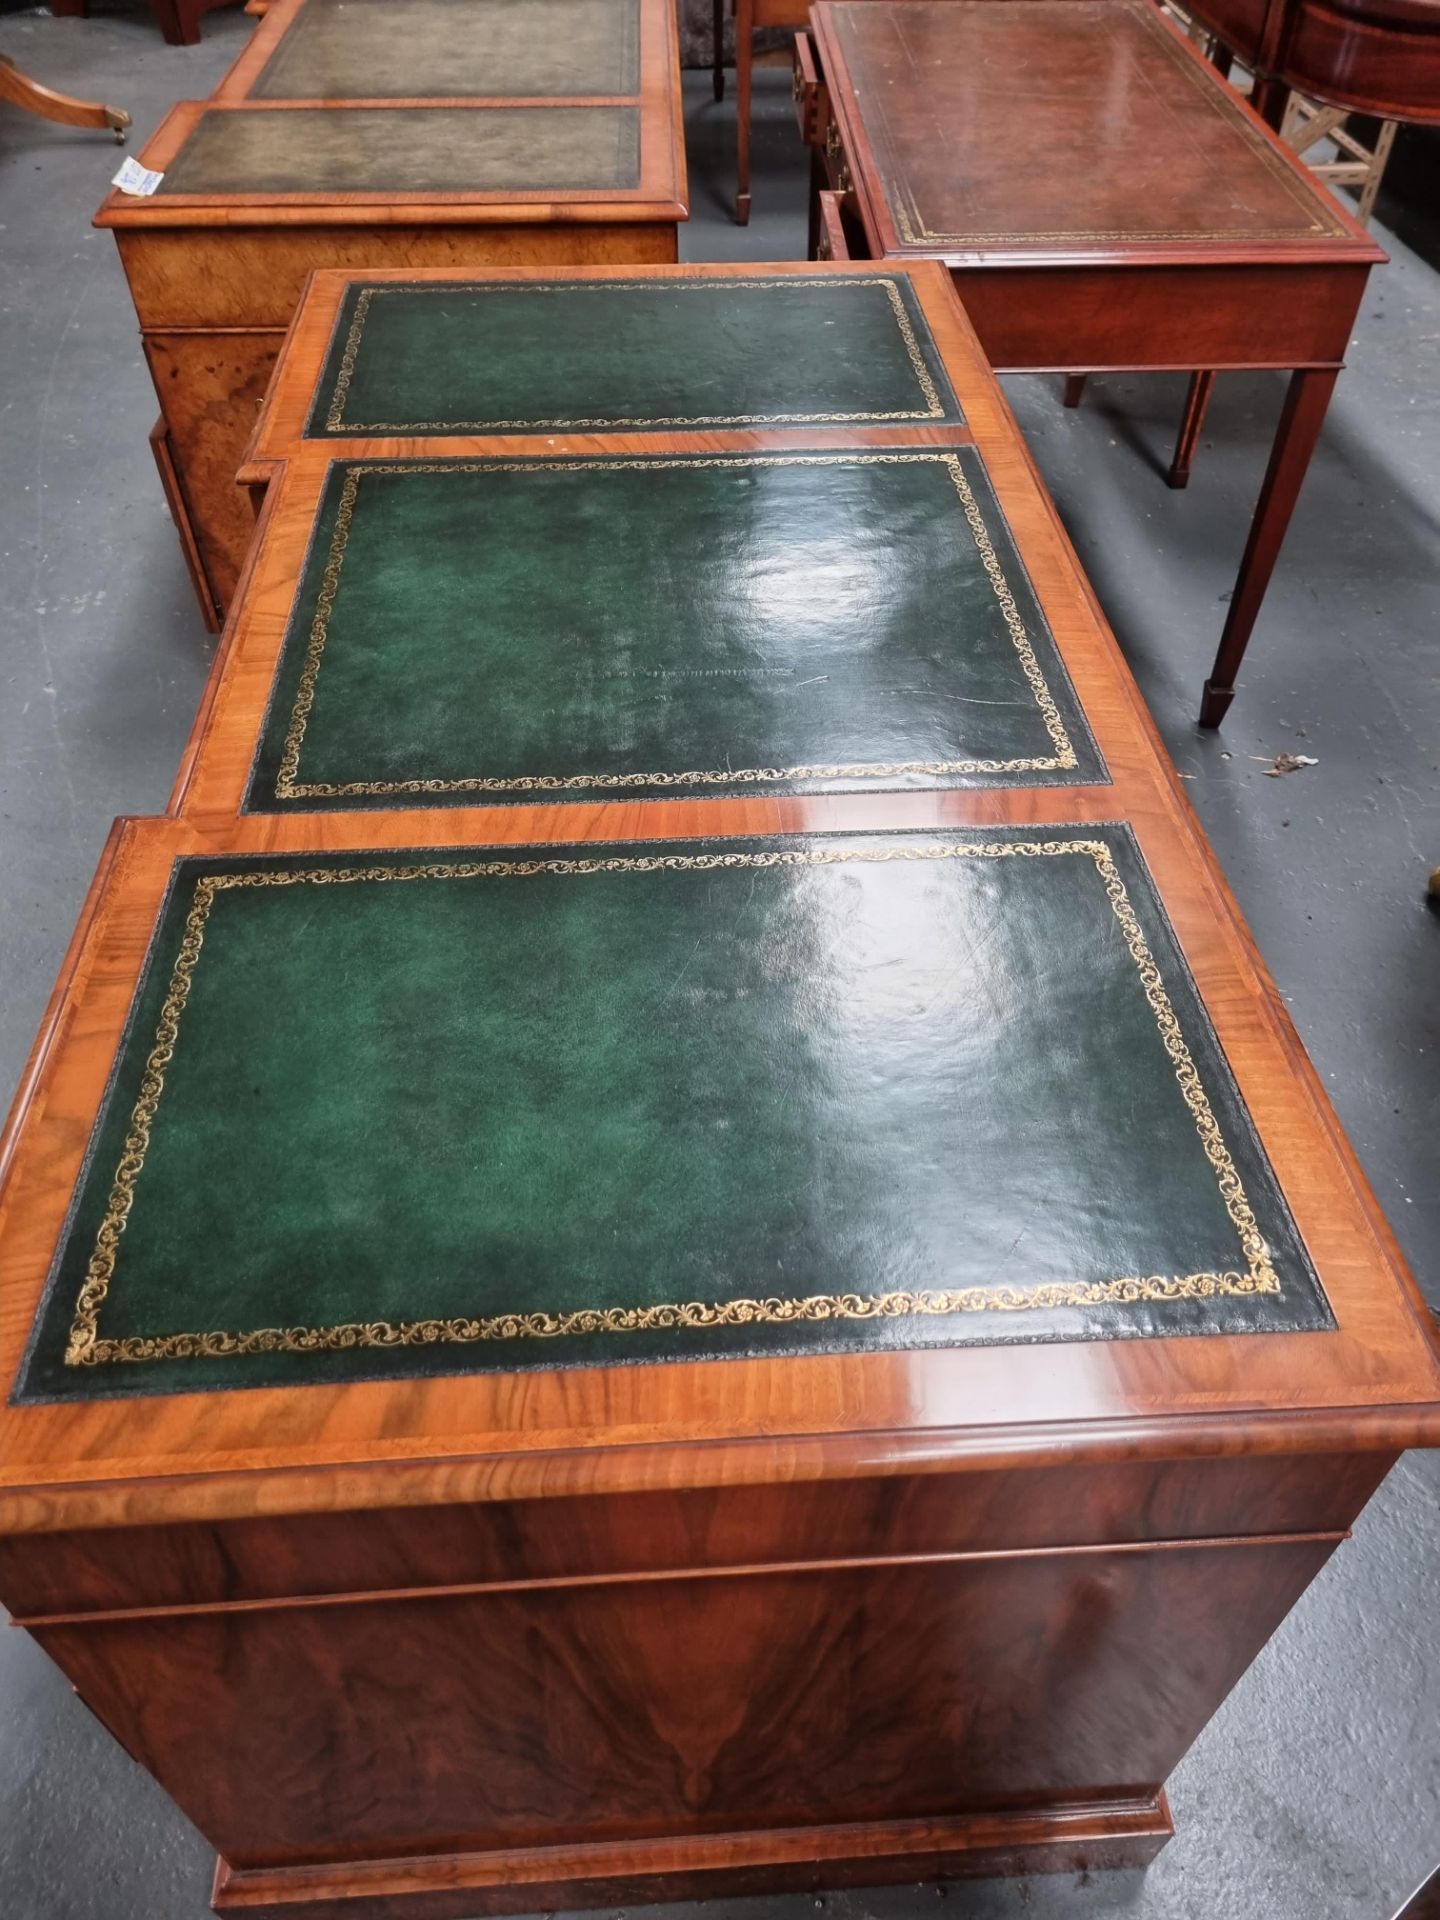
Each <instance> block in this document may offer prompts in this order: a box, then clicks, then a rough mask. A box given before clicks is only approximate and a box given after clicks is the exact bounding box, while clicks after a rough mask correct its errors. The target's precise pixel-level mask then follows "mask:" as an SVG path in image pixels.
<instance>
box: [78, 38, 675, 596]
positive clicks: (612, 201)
mask: <svg viewBox="0 0 1440 1920" xmlns="http://www.w3.org/2000/svg"><path fill="white" fill-rule="evenodd" d="M305 5H306V0H279V4H277V5H275V6H273V7H270V8H268V9H267V11H266V14H265V17H264V18H263V20H262V21H261V24H260V25H259V26H258V27H257V28H256V30H255V33H254V34H253V35H252V36H251V39H250V40H249V42H248V43H247V45H246V47H245V49H244V51H243V52H242V53H241V55H240V57H239V59H238V60H237V61H236V62H235V64H234V66H233V67H232V68H231V70H230V72H229V73H228V74H227V75H226V77H225V78H224V79H223V80H222V81H221V83H220V85H219V86H218V88H217V89H216V91H215V93H214V95H213V96H212V98H211V100H210V101H208V102H196V101H189V102H182V103H181V104H180V105H178V106H176V107H175V108H174V109H172V111H171V112H170V113H169V114H168V115H167V116H166V118H165V119H164V121H162V123H161V125H160V127H159V128H158V130H157V131H156V133H155V134H154V135H153V136H152V137H151V139H150V140H149V141H148V142H147V143H146V144H145V146H144V148H143V149H142V152H141V156H140V157H141V160H142V163H143V164H144V165H145V166H147V167H153V168H155V169H156V170H157V171H159V172H161V173H164V172H165V171H166V170H167V169H168V168H170V166H171V165H172V163H173V162H174V161H175V159H176V157H177V155H178V154H179V153H180V151H181V149H182V148H183V147H184V146H185V144H186V142H187V141H188V140H190V139H191V138H192V137H193V135H194V134H195V131H196V128H197V125H198V123H199V122H200V120H201V118H202V116H203V115H204V114H206V113H207V112H210V113H214V112H216V111H219V112H222V113H226V114H229V113H235V114H244V113H256V112H275V111H277V110H278V111H283V110H284V109H285V108H286V107H287V106H288V107H291V108H293V109H295V110H297V111H299V110H304V111H308V112H310V113H312V114H325V113H332V114H340V113H343V112H345V111H346V110H347V109H351V108H355V107H357V106H364V105H366V104H371V105H375V106H378V107H380V108H383V109H386V110H389V109H403V108H407V107H436V108H438V107H459V108H463V109H464V110H466V111H467V112H469V111H473V112H474V113H476V114H477V115H481V116H484V115H485V114H486V113H487V112H489V111H491V110H492V109H496V108H502V109H503V108H506V107H513V106H515V105H516V104H524V105H526V106H528V107H529V108H531V109H532V110H533V111H535V112H537V113H544V112H545V111H547V110H548V109H550V108H555V107H565V106H574V105H577V104H600V102H599V101H598V99H597V100H596V101H594V102H575V101H563V100H546V101H544V102H543V103H537V102H534V101H529V102H525V103H516V102H513V101H507V100H504V99H502V98H496V99H475V98H463V99H448V100H441V99H432V100H423V101H416V100H400V99H386V100H382V101H375V102H369V103H367V102H364V101H356V100H325V101H321V102H316V101H295V102H288V103H286V102H279V103H277V102H276V101H273V100H266V101H263V102H262V101H257V100H254V99H252V97H251V89H252V87H253V85H254V83H255V81H256V79H257V78H258V76H259V74H260V72H261V71H262V69H263V68H264V66H265V64H266V62H267V61H268V60H269V59H270V58H271V56H272V55H273V54H274V52H275V50H276V48H277V47H279V46H280V45H281V44H282V42H283V41H284V38H285V36H286V34H287V33H289V32H290V31H292V30H293V28H294V27H295V25H296V23H297V22H298V21H299V20H300V19H301V17H302V15H303V10H304V7H305ZM396 22H397V25H396V31H397V32H399V33H403V32H404V26H403V21H402V18H401V15H400V14H399V13H398V12H397V14H396ZM610 103H611V104H620V105H628V106H633V107H634V108H635V109H636V110H637V111H638V114H639V124H640V165H639V178H638V181H637V183H636V185H635V186H634V187H633V188H594V189H583V190H567V191H565V192H563V193H558V192H556V191H555V190H553V189H543V188H537V189H534V190H529V191H523V192H522V191H508V190H507V191H505V192H491V193H479V192H441V191H437V192H424V193H417V192H409V193H393V192H391V193H387V192H381V191H377V190H369V191H356V192H333V193H324V194H321V193H316V192H313V191H309V192H300V193H254V192H247V191H245V190H243V188H242V189H240V190H237V191H235V192H233V193H210V194H164V193H161V194H158V195H156V196H155V197H153V198H149V199H142V198H136V197H134V196H130V195H126V194H124V193H122V192H120V190H119V189H115V190H112V192H111V193H110V194H109V195H108V196H107V197H106V199H105V201H104V202H103V204H102V205H101V207H100V210H99V212H98V213H97V215H96V225H97V226H101V227H106V228H109V229H110V230H112V231H113V232H114V234H115V237H116V241H117V244H118V246H119V249H120V256H121V260H122V263H123V264H124V267H125V272H126V277H127V279H128V280H129V283H130V292H131V296H132V298H133V300H134V302H135V310H136V313H137V316H138V318H139V321H140V331H141V337H142V340H143V341H144V343H145V350H146V357H147V360H148V362H149V364H150V370H151V374H152V377H153V379H154V381H155V389H156V393H157V396H158V398H159V401H160V407H161V413H162V417H163V419H164V421H165V424H166V428H167V432H168V436H169V456H170V460H171V463H172V466H173V470H174V475H175V482H176V484H175V488H174V490H173V494H171V495H167V498H168V500H169V504H170V507H171V511H172V514H173V515H174V516H175V518H176V521H177V526H178V527H179V531H180V537H181V543H182V546H183V547H184V548H185V551H186V557H187V562H192V561H193V559H194V557H195V556H198V558H199V565H200V569H201V577H200V579H199V581H198V582H197V585H198V590H199V599H200V606H201V616H202V619H203V620H204V621H205V624H206V625H207V626H208V627H209V628H210V629H211V630H212V631H213V630H214V629H215V628H216V627H217V626H218V624H219V620H220V618H221V617H222V616H223V614H224V611H225V609H226V608H227V607H228V605H229V603H230V600H231V598H232V596H233V594H234V591H235V585H236V581H237V579H238V577H239V572H240V567H241V564H242V562H243V560H244V556H245V550H246V546H247V545H248V542H249V536H250V525H251V521H250V514H249V509H248V507H247V505H246V503H245V501H244V499H243V497H241V496H239V495H237V493H236V488H235V481H234V475H235V469H236V467H237V466H238V464H239V461H240V457H241V454H242V452H243V449H244V446H245V443H246V440H247V439H248V437H249V434H250V431H251V429H252V427H253V426H254V422H255V413H256V408H257V405H258V403H259V400H260V398H261V396H262V394H263V392H264V389H265V384H266V381H267V380H268V378H269V373H270V368H271V366H272V364H273V361H274V356H275V353H276V351H277V349H278V348H279V345H280V341H281V338H282V336H283V334H284V330H285V328H286V327H287V325H288V324H289V321H290V318H291V315H292V314H293V313H294V311H295V306H296V303H297V302H298V300H299V297H300V290H301V288H302V286H303V284H304V280H305V276H306V275H307V274H308V273H309V272H310V271H311V270H312V269H314V268H317V267H347V266H348V267H359V266H366V267H369V266H388V265H405V266H411V265H417V266H429V265H445V264H449V265H453V266H454V267H455V268H457V269H469V270H473V269H476V268H480V267H485V266H488V265H491V264H495V263H504V264H508V265H512V266H516V265H519V266H529V265H555V266H560V265H570V264H584V263H587V262H591V261H626V262H637V263H638V262H645V263H656V262H664V261H673V260H674V259H675V257H676V250H677V240H676V223H677V222H678V221H681V220H684V219H685V218H687V217H688V208H687V205H686V173H685V152H684V135H683V122H682V114H681V103H680V72H679V54H678V42H677V34H676V27H675V20H674V9H673V7H672V6H671V5H670V4H669V0H640V54H639V82H638V91H637V92H636V94H635V95H633V96H626V97H625V99H624V100H623V101H611V102H610ZM477 124H478V123H477ZM192 573H193V568H192Z"/></svg>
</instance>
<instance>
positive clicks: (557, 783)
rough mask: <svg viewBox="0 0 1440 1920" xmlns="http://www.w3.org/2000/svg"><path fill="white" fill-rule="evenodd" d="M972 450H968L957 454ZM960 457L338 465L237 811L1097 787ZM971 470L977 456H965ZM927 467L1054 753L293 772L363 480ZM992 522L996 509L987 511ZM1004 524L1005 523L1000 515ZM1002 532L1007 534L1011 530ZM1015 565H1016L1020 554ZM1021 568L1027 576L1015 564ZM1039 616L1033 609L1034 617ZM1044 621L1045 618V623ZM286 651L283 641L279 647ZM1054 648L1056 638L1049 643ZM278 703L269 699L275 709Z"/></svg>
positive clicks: (861, 454) (1102, 774)
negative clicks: (1037, 781)
mask: <svg viewBox="0 0 1440 1920" xmlns="http://www.w3.org/2000/svg"><path fill="white" fill-rule="evenodd" d="M969 452H970V450H969V449H966V450H965V453H969ZM965 453H961V452H958V451H956V452H951V451H948V450H946V449H944V448H935V449H933V450H932V449H924V450H916V451H901V452H879V451H873V452H867V451H860V450H854V449H845V450H842V451H837V452H834V453H783V454H726V455H715V456H709V457H707V456H697V455H693V454H683V455H677V456H675V457H674V458H665V457H663V456H649V455H630V454H625V455H619V456H613V457H608V458H595V459H585V458H577V459H564V460H514V461H510V460H481V461H443V462H428V463H427V462H422V461H410V460H406V461H394V462H390V461H367V462H364V463H357V464H356V465H354V466H348V467H345V468H344V469H343V470H342V471H343V476H344V477H343V479H342V482H341V487H340V497H339V504H338V508H337V511H336V518H335V525H334V529H333V532H332V534H331V538H330V543H329V547H328V550H327V551H326V554H325V561H324V567H323V571H322V574H321V582H320V590H319V593H318V595H317V598H316V602H315V607H314V611H313V613H312V615H311V618H310V626H309V632H308V635H307V636H306V642H305V652H304V659H303V664H302V666H301V670H300V678H299V682H298V685H297V687H296V691H295V696H294V699H293V701H292V702H291V706H290V711H289V715H288V717H287V719H286V723H285V734H284V739H283V743H282V746H281V752H280V761H279V766H278V768H277V770H276V773H275V778H274V784H273V787H272V788H271V790H270V792H269V793H268V794H267V795H265V796H263V797H261V796H259V795H257V792H256V788H257V786H258V784H259V780H260V774H259V760H260V755H261V753H262V752H263V749H264V744H265V740H266V736H267V735H268V734H269V732H270V726H271V719H272V715H273V712H274V708H273V705H272V707H271V709H269V710H267V713H266V716H265V720H264V722H263V723H262V727H261V731H260V738H259V740H258V741H257V748H256V764H255V765H254V766H253V767H252V772H251V779H250V790H249V792H248V793H247V796H246V799H245V803H244V810H245V811H246V812H254V811H263V810H264V806H265V804H266V803H280V802H288V803H292V804H293V803H296V802H300V803H303V802H306V801H316V802H333V801H344V800H356V801H364V800H387V799H393V800H401V799H404V800H424V799H426V798H433V799H437V800H442V801H443V800H444V799H446V798H447V797H449V796H457V795H476V796H482V797H485V796H518V797H520V798H526V797H534V796H544V795H547V794H555V793H559V794H566V793H584V792H587V791H592V790H593V791H622V792H623V791H631V792H654V793H665V792H672V791H676V790H681V791H683V790H685V789H688V788H701V789H710V790H723V789H725V788H735V787H740V788H746V787H748V788H751V789H757V788H764V787H777V788H780V789H782V790H784V789H786V788H788V787H790V786H795V785H799V784H801V783H804V782H815V781H837V780H850V781H862V780H863V781H874V782H877V783H879V782H885V781H896V780H905V779H909V778H911V777H917V776H918V777H920V778H928V779H934V780H945V779H957V778H963V777H967V776H970V777H974V776H1010V775H1018V774H1059V775H1065V774H1069V775H1071V776H1072V781H1071V784H1075V785H1098V784H1104V783H1105V782H1106V781H1107V779H1108V775H1107V773H1106V770H1105V766H1104V762H1103V760H1102V758H1101V756H1100V753H1099V749H1098V747H1097V746H1096V745H1095V742H1094V740H1093V739H1092V738H1091V736H1090V733H1089V728H1088V726H1087V725H1086V723H1085V720H1084V717H1083V714H1082V713H1080V711H1079V709H1078V706H1077V707H1076V710H1075V715H1074V722H1073V725H1074V728H1075V731H1076V732H1077V733H1078V734H1079V736H1080V737H1081V739H1082V742H1083V745H1084V747H1085V750H1086V756H1087V758H1088V759H1089V760H1091V761H1092V762H1093V766H1092V768H1091V770H1089V771H1082V770H1081V760H1080V756H1079V754H1078V753H1077V751H1076V746H1075V741H1074V739H1073V738H1072V730H1071V726H1068V725H1067V723H1066V719H1065V716H1064V715H1063V714H1062V713H1061V711H1060V706H1059V704H1058V702H1057V700H1056V698H1055V694H1054V692H1053V691H1052V690H1051V686H1050V683H1049V680H1047V678H1046V674H1045V671H1044V669H1043V668H1042V666H1041V663H1040V660H1039V658H1038V657H1037V655H1036V652H1035V645H1034V642H1033V640H1032V638H1031V635H1030V630H1029V628H1028V626H1027V625H1026V621H1025V618H1024V616H1023V614H1022V613H1021V611H1020V608H1019V606H1018V605H1017V603H1016V598H1015V594H1014V592H1013V590H1012V588H1011V586H1010V583H1009V581H1008V580H1007V578H1006V576H1005V572H1004V569H1003V568H1002V567H1001V564H1000V560H999V556H998V555H997V553H996V550H995V544H994V540H993V539H992V536H991V532H990V529H989V527H988V526H987V524H986V521H985V517H984V515H983V514H982V512H981V509H980V504H979V502H978V500H977V499H976V497H975V492H974V489H973V488H972V487H971V485H970V481H969V479H968V478H967V476H966V473H965V470H964V458H965ZM973 457H974V458H976V459H977V460H978V456H973ZM916 464H920V465H931V466H940V467H943V468H944V469H945V471H946V472H947V474H948V475H949V478H950V481H951V484H952V485H953V487H954V489H955V493H956V497H957V499H958V501H959V505H960V508H961V511H962V513H963V515H964V518H965V522H966V526H967V527H968V529H969V533H970V536H971V538H972V539H973V540H974V543H975V548H976V551H977V552H978V554H979V556H980V561H981V565H982V567H983V568H984V571H985V576H986V579H987V581H988V583H989V586H990V589H991V591H992V593H993V594H994V596H995V602H996V605H997V607H998V609H999V612H1000V615H1001V618H1002V620H1003V621H1004V624H1005V629H1006V633H1007V634H1008V636H1009V639H1010V642H1011V645H1012V646H1013V648H1014V651H1015V657H1016V660H1017V661H1018V663H1019V666H1020V670H1021V673H1022V675H1023V677H1024V680H1025V683H1026V686H1027V688H1028V690H1029V693H1030V695H1031V697H1032V698H1033V700H1034V703H1035V707H1036V710H1037V712H1038V714H1039V717H1040V721H1041V724H1042V726H1043V728H1044V730H1045V733H1046V735H1047V736H1048V738H1049V741H1050V748H1051V751H1050V752H1049V753H1045V754H1031V755H1019V756H1014V757H1011V758H1008V759H986V758H974V759H967V760H906V761H856V762H853V763H845V764H841V763H815V764H805V765H797V766H790V767H733V766H732V767H723V768H720V767H707V768H683V769H664V768H662V769H658V770H655V771H651V772H639V773H613V772H612V773H574V774H571V773H537V774H514V775H509V776H502V775H489V774H473V775H468V776H464V777H460V778H453V779H440V778H431V777H427V776H424V775H416V776H414V777H412V778H408V779H401V780H344V781H318V780H306V779H304V778H303V777H302V773H301V764H300V763H301V755H302V752H303V749H304V744H305V736H306V732H307V730H308V727H309V722H310V715H311V711H312V709H313V706H314V702H315V696H316V691H317V687H318V684H319V680H320V673H321V668H322V666H323V663H324V659H325V653H326V648H327V645H328V643H329V638H330V623H331V619H332V617H333V614H334V608H335V600H336V596H337V594H338V593H339V589H340V581H341V576H342V571H343V568H344V563H345V554H346V550H347V548H348V544H349V539H350V531H351V527H352V524H353V519H354V513H355V506H356V502H357V500H358V498H359V491H360V482H361V480H362V479H363V478H364V476H365V475H367V474H375V475H381V476H395V475H411V474H444V473H495V474H528V473H537V472H539V473H562V472H578V471H591V472H595V471H598V472H626V471H633V470H638V469H652V470H655V469H659V470H667V469H670V468H675V469H682V470H683V469H685V468H746V467H796V466H800V467H805V466H810V467H827V466H839V467H847V466H902V465H916ZM995 506H996V510H997V513H998V512H999V503H998V501H997V502H995ZM1001 518H1002V524H1003V515H1002V516H1001ZM1007 532H1008V529H1007ZM1016 558H1017V561H1018V559H1019V556H1018V552H1017V556H1016ZM1021 564H1022V567H1023V563H1021ZM1037 611H1038V607H1037ZM1041 621H1042V623H1043V613H1042V614H1041ZM290 644H291V642H290V640H289V638H288V637H287V641H286V648H287V649H288V647H289V645H290ZM1050 645H1051V647H1052V649H1053V648H1054V643H1053V639H1051V640H1050ZM284 658H285V655H284V652H282V655H281V660H280V662H279V663H278V664H277V669H276V674H277V679H276V685H277V687H278V684H279V675H280V673H281V672H282V671H283V664H284ZM1053 670H1054V672H1055V674H1056V675H1058V676H1059V683H1063V687H1064V693H1065V695H1066V697H1067V698H1068V699H1070V700H1072V701H1073V692H1072V690H1071V688H1070V687H1069V683H1068V676H1067V675H1066V674H1065V668H1064V663H1063V661H1062V660H1061V658H1060V655H1059V652H1058V649H1055V650H1054V652H1053ZM273 699H274V695H273V694H272V701H273Z"/></svg>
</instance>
